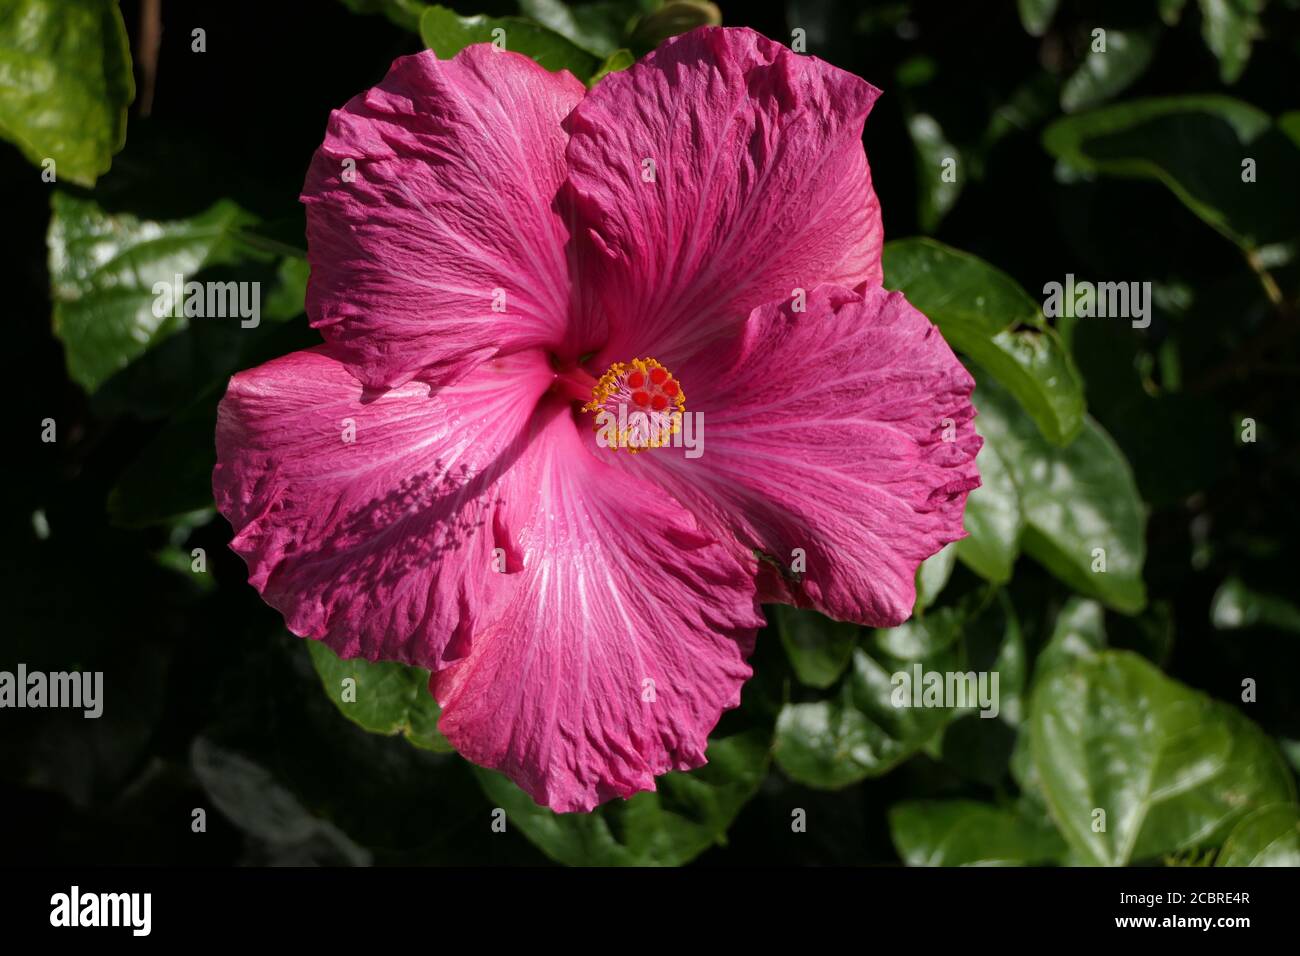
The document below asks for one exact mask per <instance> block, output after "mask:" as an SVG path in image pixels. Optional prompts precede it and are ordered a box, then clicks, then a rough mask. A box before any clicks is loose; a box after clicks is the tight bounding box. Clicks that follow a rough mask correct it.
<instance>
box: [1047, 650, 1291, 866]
mask: <svg viewBox="0 0 1300 956" xmlns="http://www.w3.org/2000/svg"><path fill="white" fill-rule="evenodd" d="M1029 721H1030V725H1031V727H1032V753H1033V762H1034V765H1035V767H1036V769H1037V772H1038V779H1039V780H1040V781H1041V785H1042V789H1043V793H1044V795H1045V796H1046V799H1047V804H1048V807H1049V809H1050V811H1051V814H1052V817H1053V819H1054V820H1055V821H1056V824H1057V826H1058V828H1059V829H1060V831H1061V833H1062V834H1063V835H1064V836H1065V838H1066V840H1067V841H1068V842H1069V843H1070V845H1071V846H1072V847H1073V848H1074V849H1075V850H1076V851H1077V852H1078V853H1079V854H1080V855H1081V857H1082V858H1083V859H1084V860H1086V861H1087V862H1089V863H1092V864H1094V865H1108V866H1116V865H1118V866H1122V865H1124V864H1127V863H1129V862H1133V861H1142V860H1149V859H1154V858H1157V857H1159V856H1160V855H1161V854H1163V853H1169V852H1174V851H1178V850H1184V849H1188V848H1191V847H1197V846H1205V845H1210V844H1212V843H1214V842H1215V841H1216V840H1218V839H1221V838H1222V837H1223V836H1224V835H1225V834H1226V833H1227V831H1228V830H1229V829H1230V828H1231V827H1232V826H1233V825H1234V824H1236V823H1237V822H1238V821H1239V820H1240V819H1241V818H1242V817H1243V816H1244V815H1245V814H1246V813H1247V812H1249V811H1250V810H1251V809H1253V808H1256V807H1260V806H1265V805H1267V804H1270V803H1277V802H1289V801H1292V800H1294V798H1295V793H1294V786H1293V783H1292V780H1291V774H1290V771H1289V769H1288V768H1287V766H1286V764H1285V762H1284V761H1283V760H1282V757H1281V754H1279V753H1278V752H1277V749H1276V748H1275V747H1274V745H1273V743H1272V741H1270V740H1269V738H1268V737H1267V736H1265V735H1264V733H1263V732H1262V731H1260V729H1259V728H1258V727H1256V726H1255V725H1254V724H1253V723H1251V722H1250V721H1249V720H1247V719H1246V718H1245V717H1243V716H1241V714H1240V712H1239V711H1237V710H1236V709H1235V708H1233V707H1231V706H1228V705H1226V704H1223V703H1220V702H1218V701H1214V700H1212V699H1210V698H1209V697H1206V696H1205V695H1204V694H1201V693H1198V692H1196V691H1194V690H1191V689H1190V688H1188V687H1185V686H1183V685H1182V684H1179V683H1177V682H1176V681H1173V680H1171V679H1169V678H1167V677H1165V676H1164V675H1163V674H1162V673H1160V671H1159V670H1158V669H1156V668H1155V667H1153V666H1152V665H1151V664H1150V663H1148V662H1147V661H1146V660H1144V659H1143V658H1141V657H1139V656H1137V655H1136V654H1132V653H1128V652H1122V651H1104V652H1102V653H1100V654H1098V655H1096V656H1095V657H1093V658H1091V659H1087V660H1080V661H1078V662H1076V663H1075V664H1074V665H1073V666H1071V667H1068V668H1059V669H1056V670H1053V671H1052V672H1050V673H1049V674H1047V675H1046V676H1045V677H1044V679H1043V680H1042V681H1040V682H1039V683H1038V685H1037V687H1036V688H1035V690H1034V695H1033V699H1032V702H1031V705H1030V715H1029ZM1103 812H1104V818H1103V817H1102V816H1101V813H1103ZM1103 827H1104V829H1102V828H1103Z"/></svg>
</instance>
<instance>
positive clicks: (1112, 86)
mask: <svg viewBox="0 0 1300 956" xmlns="http://www.w3.org/2000/svg"><path fill="white" fill-rule="evenodd" d="M1155 52H1156V34H1155V33H1153V32H1150V31H1142V30H1114V29H1111V30H1107V31H1106V50H1105V52H1098V51H1096V50H1093V49H1091V48H1089V51H1088V55H1087V57H1086V58H1085V59H1084V61H1083V62H1082V63H1081V64H1079V68H1078V69H1076V70H1075V71H1074V72H1073V73H1071V74H1070V76H1069V78H1068V79H1067V80H1066V81H1065V84H1064V85H1063V86H1062V87H1061V109H1063V110H1065V112H1067V113H1076V112H1078V111H1079V110H1086V109H1091V108H1092V107H1094V106H1099V105H1100V104H1102V103H1104V102H1106V101H1107V100H1109V99H1111V98H1113V97H1114V96H1115V95H1116V94H1118V93H1121V92H1123V91H1124V90H1126V89H1127V88H1128V87H1129V86H1131V85H1132V84H1133V82H1134V81H1135V80H1137V78H1138V77H1140V76H1141V75H1142V74H1143V73H1145V72H1146V69H1147V67H1148V66H1150V65H1151V60H1152V58H1153V57H1154V56H1155Z"/></svg>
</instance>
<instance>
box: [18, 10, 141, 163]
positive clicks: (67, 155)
mask: <svg viewBox="0 0 1300 956" xmlns="http://www.w3.org/2000/svg"><path fill="white" fill-rule="evenodd" d="M134 98H135V80H134V79H133V78H132V75H131V47H130V43H129V42H128V39H127V34H126V25H125V24H124V23H123V22H122V13H121V11H120V10H119V9H118V6H117V2H116V0H9V2H6V3H5V4H4V5H3V7H0V137H4V138H5V139H7V140H9V141H10V142H12V143H14V144H15V145H17V146H18V148H19V149H20V150H22V152H23V155H24V156H26V157H27V158H28V159H29V160H31V161H32V162H33V163H36V164H37V165H40V164H41V163H42V162H43V161H44V160H46V159H53V160H54V162H55V175H56V177H57V178H60V179H70V180H71V181H72V182H74V183H77V184H79V185H82V186H93V185H94V184H95V180H96V179H97V178H98V177H99V176H101V175H103V174H104V173H106V172H108V169H109V166H110V165H112V159H113V154H114V153H116V152H117V151H118V150H120V149H121V148H122V146H123V145H124V144H125V143H126V108H127V106H128V105H130V103H131V101H132V100H133V99H134Z"/></svg>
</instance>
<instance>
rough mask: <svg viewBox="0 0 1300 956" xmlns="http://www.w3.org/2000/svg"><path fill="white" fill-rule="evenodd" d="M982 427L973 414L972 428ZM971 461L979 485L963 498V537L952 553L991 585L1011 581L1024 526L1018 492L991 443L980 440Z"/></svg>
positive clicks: (1004, 464)
mask: <svg viewBox="0 0 1300 956" xmlns="http://www.w3.org/2000/svg"><path fill="white" fill-rule="evenodd" d="M983 429H984V426H983V423H982V422H981V420H980V419H979V418H978V417H976V419H975V430H976V431H978V432H979V433H980V434H981V435H982V434H983V433H984V431H983ZM975 461H976V464H977V465H978V466H979V471H980V486H979V487H978V488H976V489H975V490H974V491H972V492H971V493H970V495H969V496H968V497H967V498H966V514H965V521H964V525H965V528H966V532H967V536H966V537H965V538H962V539H961V540H960V541H958V542H957V547H956V554H957V557H958V558H960V559H961V562H962V563H963V564H965V565H966V566H967V567H968V568H970V569H971V570H972V571H974V572H975V573H976V574H978V575H979V576H980V577H982V578H984V579H985V580H988V581H992V582H993V583H994V584H1005V583H1006V582H1008V581H1010V580H1011V569H1012V567H1013V566H1014V565H1015V562H1016V555H1017V554H1019V553H1020V532H1021V529H1022V528H1023V527H1024V518H1023V517H1022V516H1021V513H1020V492H1018V491H1017V490H1016V486H1015V482H1013V481H1012V480H1011V472H1010V470H1009V469H1008V468H1007V465H1006V463H1005V462H1004V461H1003V460H1002V456H1001V455H1000V454H999V453H998V450H997V448H996V447H995V446H994V445H993V444H992V443H991V442H989V441H987V440H986V441H985V442H984V445H983V447H982V448H980V452H979V457H978V458H976V459H975Z"/></svg>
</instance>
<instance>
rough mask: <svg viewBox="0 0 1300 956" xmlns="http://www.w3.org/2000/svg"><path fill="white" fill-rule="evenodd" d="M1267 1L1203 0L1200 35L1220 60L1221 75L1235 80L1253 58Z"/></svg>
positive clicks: (1220, 76)
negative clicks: (1253, 47)
mask: <svg viewBox="0 0 1300 956" xmlns="http://www.w3.org/2000/svg"><path fill="white" fill-rule="evenodd" d="M1266 2H1267V0H1200V3H1201V35H1202V36H1203V37H1204V38H1205V45H1206V46H1208V47H1209V48H1210V51H1211V52H1212V53H1213V54H1214V55H1215V56H1216V57H1218V59H1219V78H1220V79H1221V80H1223V82H1224V83H1235V82H1237V79H1238V78H1239V77H1240V76H1241V74H1242V71H1243V70H1245V69H1246V64H1247V63H1248V62H1249V61H1250V47H1251V44H1252V43H1254V41H1255V39H1256V38H1257V37H1258V36H1259V35H1260V32H1261V31H1260V25H1259V15H1260V13H1262V12H1263V10H1264V4H1265V3H1266Z"/></svg>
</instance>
